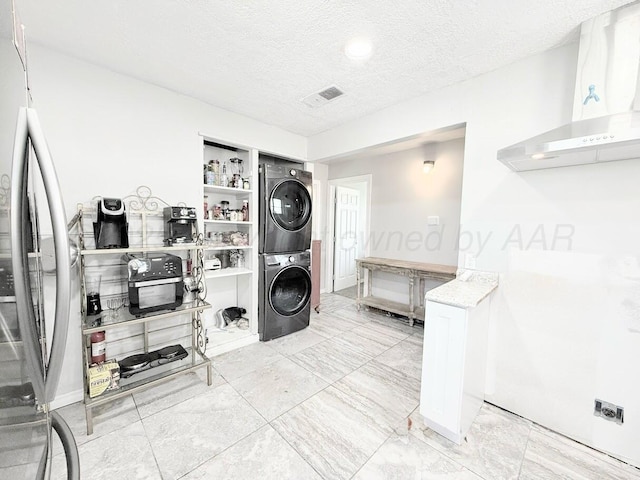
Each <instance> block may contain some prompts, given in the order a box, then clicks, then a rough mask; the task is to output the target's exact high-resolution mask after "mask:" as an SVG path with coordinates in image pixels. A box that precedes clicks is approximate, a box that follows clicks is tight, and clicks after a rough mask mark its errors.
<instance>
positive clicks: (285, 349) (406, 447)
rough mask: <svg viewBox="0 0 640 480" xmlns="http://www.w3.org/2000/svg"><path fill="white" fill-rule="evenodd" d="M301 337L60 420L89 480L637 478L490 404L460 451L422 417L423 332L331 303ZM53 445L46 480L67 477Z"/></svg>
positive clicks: (219, 360) (334, 298)
mask: <svg viewBox="0 0 640 480" xmlns="http://www.w3.org/2000/svg"><path fill="white" fill-rule="evenodd" d="M311 315H312V316H311V324H310V326H309V328H307V329H305V330H303V331H301V332H298V333H295V334H292V335H289V336H287V337H283V338H281V339H277V340H273V341H271V342H267V343H257V344H253V345H250V346H248V347H245V348H242V349H239V350H236V351H234V352H229V353H226V354H224V355H221V356H218V357H214V358H213V365H214V369H215V375H214V382H213V385H212V386H211V387H208V386H207V385H206V383H205V382H204V375H203V374H202V375H197V374H191V375H186V376H183V377H180V378H178V379H176V380H173V381H171V382H168V383H166V384H164V385H161V386H158V387H155V388H153V389H149V390H147V391H145V392H142V393H140V394H136V395H133V396H130V397H126V398H124V399H122V400H121V401H118V402H114V403H111V404H108V405H106V406H105V407H104V408H103V409H102V410H96V412H95V413H94V415H95V417H94V418H95V429H94V434H93V435H91V436H87V435H86V433H85V423H84V408H83V406H82V404H74V405H70V406H68V407H64V408H62V409H60V410H59V411H60V413H61V414H62V415H63V416H64V417H65V418H66V420H67V421H68V423H69V424H70V426H71V429H72V430H73V432H74V434H75V436H76V440H77V442H78V446H79V452H80V462H81V473H82V479H83V480H92V479H105V480H106V479H119V478H127V479H132V480H133V479H145V480H146V479H150V480H154V479H163V480H173V479H184V480H193V479H263V480H268V479H276V480H284V479H296V480H306V479H309V480H316V479H317V480H320V479H327V480H329V479H331V480H333V479H358V480H370V479H374V480H375V479H447V480H451V479H461V480H463V479H464V480H482V479H485V480H496V479H498V480H507V479H523V480H525V479H526V480H533V479H556V478H562V479H576V480H578V479H580V480H584V479H598V480H605V479H612V480H613V479H616V480H621V479H637V480H640V470H638V469H636V468H634V467H632V466H630V465H627V464H624V463H622V462H618V461H617V460H615V459H613V458H611V457H609V456H607V455H604V454H602V453H600V452H597V451H594V450H592V449H590V448H587V447H585V446H583V445H581V444H578V443H575V442H573V441H571V440H568V439H567V438H565V437H563V436H561V435H558V434H556V433H554V432H551V431H549V430H546V429H544V428H542V427H540V426H538V425H536V424H534V423H532V422H530V421H528V420H525V419H523V418H521V417H518V416H516V415H513V414H511V413H509V412H506V411H504V410H501V409H499V408H497V407H494V406H492V405H490V404H485V405H484V407H483V408H482V410H481V412H480V414H479V415H478V417H477V418H476V420H475V422H474V424H473V426H472V428H471V431H470V432H469V434H468V435H467V439H466V441H465V442H464V443H463V444H462V445H460V446H458V445H455V444H453V443H451V442H449V441H448V440H446V439H444V438H443V437H441V436H439V435H437V434H436V433H435V432H433V431H432V430H430V429H428V428H427V427H425V426H424V424H423V422H422V421H421V417H420V414H419V399H420V370H421V368H420V366H421V359H422V327H420V326H416V327H409V326H408V325H407V324H406V323H404V322H402V321H401V320H399V319H395V318H390V317H386V316H383V315H379V314H377V313H374V312H368V311H362V312H357V311H356V309H355V306H354V304H353V301H352V300H350V299H348V298H345V297H343V296H338V295H332V294H327V295H323V296H322V299H321V312H320V314H316V313H315V312H312V313H311ZM59 448H60V446H59V444H56V445H54V455H55V456H54V462H53V469H52V470H53V472H52V477H51V478H56V479H64V478H66V470H65V464H64V459H63V457H62V456H61V455H60V454H59V452H60V450H59Z"/></svg>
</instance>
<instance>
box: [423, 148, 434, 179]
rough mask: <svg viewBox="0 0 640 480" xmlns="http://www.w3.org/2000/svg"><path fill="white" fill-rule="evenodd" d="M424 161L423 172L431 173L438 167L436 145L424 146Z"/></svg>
mask: <svg viewBox="0 0 640 480" xmlns="http://www.w3.org/2000/svg"><path fill="white" fill-rule="evenodd" d="M423 149H424V161H423V162H422V171H423V172H424V173H429V172H431V170H433V167H435V165H436V143H435V142H430V143H425V144H424V145H423Z"/></svg>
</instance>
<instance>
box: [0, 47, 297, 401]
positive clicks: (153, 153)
mask: <svg viewBox="0 0 640 480" xmlns="http://www.w3.org/2000/svg"><path fill="white" fill-rule="evenodd" d="M2 48H3V52H4V54H9V55H12V54H11V53H10V51H8V50H6V49H7V48H11V45H8V40H4V39H3V40H2ZM4 54H3V55H4ZM29 55H30V56H29V62H30V75H31V83H32V86H31V87H32V93H33V99H34V105H33V106H34V107H35V108H36V109H37V110H38V113H39V115H40V120H41V122H42V126H43V129H44V132H45V135H46V137H47V140H48V143H49V147H50V149H51V153H52V156H53V159H54V161H55V164H56V169H57V173H58V176H59V181H60V185H61V188H62V191H63V195H64V200H65V204H66V207H67V215H68V216H69V218H70V217H71V216H72V215H73V214H74V213H75V211H76V204H77V203H80V202H87V201H90V200H91V198H92V197H94V196H96V195H103V196H113V197H122V196H126V195H128V194H131V193H134V192H135V189H136V187H138V186H139V185H147V186H149V187H150V188H151V190H152V191H153V194H154V195H157V196H159V197H161V198H163V199H164V200H166V201H167V202H169V203H175V202H185V203H186V204H188V205H194V206H199V205H202V197H201V191H202V188H201V184H202V161H203V158H202V140H201V138H200V136H199V135H198V133H199V132H202V133H205V134H207V135H209V136H211V137H214V138H219V139H224V140H226V141H229V142H232V143H237V144H241V145H251V146H253V147H256V148H259V149H262V150H265V151H269V152H276V153H278V154H281V155H283V156H290V157H293V158H302V159H304V158H305V157H306V139H305V138H304V137H301V136H298V135H294V134H291V133H288V132H285V131H283V130H281V129H278V128H275V127H272V126H269V125H266V124H263V123H260V122H257V121H255V120H252V119H250V118H247V117H243V116H241V115H237V114H234V113H231V112H228V111H225V110H221V109H218V108H215V107H212V106H210V105H207V104H204V103H202V102H199V101H196V100H194V99H192V98H189V97H186V96H182V95H178V94H176V93H173V92H170V91H168V90H165V89H162V88H159V87H156V86H153V85H150V84H146V83H143V82H140V81H137V80H134V79H132V78H129V77H125V76H123V75H119V74H116V73H113V72H110V71H108V70H105V69H102V68H98V67H96V66H93V65H89V64H87V63H84V62H81V61H78V60H75V59H73V58H70V57H67V56H63V55H60V54H57V53H55V52H52V51H49V50H47V49H44V48H41V47H37V46H31V48H30V51H29ZM3 58H4V57H3ZM3 111H4V104H3ZM9 117H11V118H10V119H5V115H3V116H2V124H0V127H2V131H3V132H6V130H7V129H10V131H11V132H12V133H13V129H14V126H13V122H15V113H12V114H11V115H10V116H9ZM252 181H253V182H256V181H257V179H252ZM72 307H75V311H74V314H73V317H72V319H71V322H72V323H71V331H70V335H69V341H68V344H69V348H68V355H67V358H66V361H65V365H64V373H63V378H62V380H61V385H60V389H59V395H58V398H59V401H58V402H57V404H60V403H68V402H71V401H76V400H79V399H80V398H81V395H82V377H81V375H82V359H81V349H80V345H81V343H80V315H79V299H78V298H77V297H76V298H75V299H74V300H73V304H72Z"/></svg>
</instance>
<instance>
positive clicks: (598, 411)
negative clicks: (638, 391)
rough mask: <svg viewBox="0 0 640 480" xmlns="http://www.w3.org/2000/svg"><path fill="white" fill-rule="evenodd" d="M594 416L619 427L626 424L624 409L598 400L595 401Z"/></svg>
mask: <svg viewBox="0 0 640 480" xmlns="http://www.w3.org/2000/svg"><path fill="white" fill-rule="evenodd" d="M593 414H594V415H595V416H596V417H602V418H604V419H605V420H609V421H610V422H616V423H617V424H618V425H622V424H623V423H624V407H621V406H619V405H614V404H613V403H609V402H605V401H602V400H598V399H597V398H596V399H595V401H594V406H593Z"/></svg>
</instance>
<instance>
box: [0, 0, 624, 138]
mask: <svg viewBox="0 0 640 480" xmlns="http://www.w3.org/2000/svg"><path fill="white" fill-rule="evenodd" d="M627 3H631V2H630V1H629V0H536V1H531V0H430V1H426V0H414V1H409V0H404V1H402V0H396V1H393V0H351V1H347V0H344V1H340V0H288V1H287V0H269V1H267V0H261V1H258V0H232V1H222V0H136V1H131V0H109V1H97V0H61V1H46V2H43V1H41V0H16V5H17V8H18V11H19V14H20V16H21V20H22V23H23V24H25V26H26V36H27V41H28V42H29V43H37V44H41V45H45V46H47V47H49V48H52V49H55V50H58V51H60V52H63V53H66V54H69V55H72V56H74V57H77V58H80V59H82V60H85V61H87V62H90V63H93V64H96V65H100V66H103V67H106V68H108V69H110V70H113V71H115V72H119V73H123V74H125V75H129V76H132V77H135V78H138V79H140V80H144V81H146V82H149V83H152V84H155V85H159V86H162V87H165V88H167V89H169V90H173V91H175V92H180V93H183V94H185V95H189V96H191V97H195V98H197V99H200V100H202V101H204V102H207V103H209V104H211V105H215V106H217V107H221V108H224V109H226V110H230V111H233V112H237V113H240V114H243V115H246V116H249V117H252V118H255V119H257V120H260V121H262V122H265V123H267V124H271V125H275V126H278V127H281V128H283V129H285V130H289V131H291V132H294V133H298V134H301V135H304V136H311V135H314V134H316V133H319V132H322V131H324V130H327V129H329V128H332V127H335V126H337V125H340V124H342V123H345V122H347V121H349V120H352V119H354V118H357V117H360V116H363V115H366V114H368V113H371V112H374V111H377V110H380V109H382V108H384V107H387V106H389V105H393V104H395V103H398V102H400V101H403V100H408V99H410V98H413V97H416V96H419V95H421V94H424V93H426V92H429V91H433V90H436V89H438V88H441V87H443V86H445V85H449V84H453V83H456V82H460V81H463V80H466V79H468V78H471V77H474V76H476V75H479V74H482V73H484V72H487V71H490V70H494V69H496V68H499V67H501V66H503V65H506V64H509V63H512V62H514V61H516V60H518V59H521V58H524V57H527V56H529V55H532V54H535V53H538V52H542V51H544V50H547V49H549V48H552V47H555V46H558V45H561V44H563V43H566V42H568V41H573V40H577V32H578V28H577V27H578V26H579V25H580V23H581V22H583V21H584V20H586V19H588V18H591V17H593V16H595V15H598V14H600V13H603V12H606V11H608V10H611V9H614V8H617V7H618V6H621V5H623V4H627ZM9 4H10V0H0V6H1V8H2V10H1V15H3V16H4V15H5V12H8V11H9ZM0 34H3V35H4V36H7V32H6V31H5V32H0ZM363 35H364V36H368V37H370V38H371V39H372V40H373V43H374V53H373V56H372V57H371V58H370V59H369V60H368V61H367V62H364V63H358V62H354V61H351V60H349V59H348V58H347V57H346V56H345V55H344V54H343V47H344V44H345V42H346V41H347V40H348V39H350V38H352V37H354V36H363ZM332 84H336V85H338V86H339V87H340V88H341V89H343V90H344V91H345V93H346V94H345V95H344V96H342V97H339V98H338V99H336V100H335V101H333V102H331V103H329V104H327V105H325V106H323V107H321V108H318V109H313V108H310V107H308V106H307V105H305V104H303V103H302V102H301V101H300V100H301V99H302V98H303V97H305V96H307V95H309V94H311V93H314V92H316V91H318V90H321V89H323V88H325V87H327V86H329V85H332Z"/></svg>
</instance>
